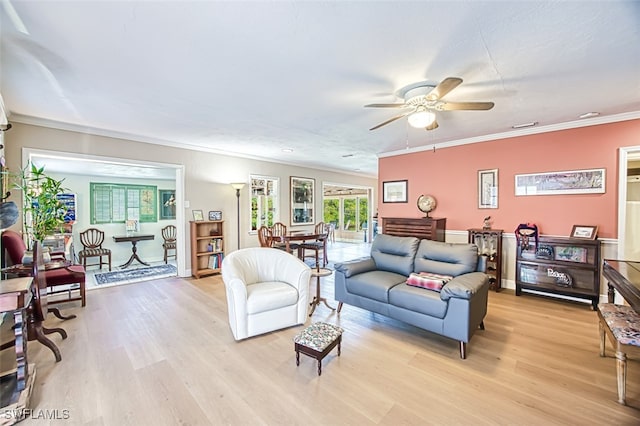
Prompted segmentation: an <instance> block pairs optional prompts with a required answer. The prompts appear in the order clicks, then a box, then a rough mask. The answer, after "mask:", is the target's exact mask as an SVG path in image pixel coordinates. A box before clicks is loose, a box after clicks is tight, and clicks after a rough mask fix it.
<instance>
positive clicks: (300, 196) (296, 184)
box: [291, 176, 316, 226]
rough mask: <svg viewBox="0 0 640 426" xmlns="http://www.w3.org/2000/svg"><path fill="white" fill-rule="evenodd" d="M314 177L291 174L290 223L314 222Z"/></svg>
mask: <svg viewBox="0 0 640 426" xmlns="http://www.w3.org/2000/svg"><path fill="white" fill-rule="evenodd" d="M315 182H316V181H315V179H311V178H304V177H296V176H291V225H292V226H295V225H312V224H314V223H315V222H314V217H313V213H314V208H313V206H314V200H315Z"/></svg>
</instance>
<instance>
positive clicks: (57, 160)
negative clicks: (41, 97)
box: [22, 148, 188, 277]
mask: <svg viewBox="0 0 640 426" xmlns="http://www.w3.org/2000/svg"><path fill="white" fill-rule="evenodd" d="M43 161H46V163H47V171H50V172H58V173H68V168H69V167H70V164H73V167H74V168H79V169H82V170H93V173H94V174H95V173H97V172H96V171H97V170H108V171H109V173H111V176H114V177H123V176H125V177H127V178H131V176H132V174H135V170H138V169H145V170H146V171H147V172H148V171H150V170H155V171H157V172H158V173H165V174H167V176H169V177H168V178H169V179H174V180H175V198H176V200H179V203H180V204H179V205H181V204H182V203H183V201H182V200H184V166H183V165H180V164H169V163H156V162H149V161H139V160H131V159H123V158H112V157H101V156H95V155H87V154H78V153H70V152H59V151H48V150H41V149H34V148H23V149H22V164H23V165H25V164H28V163H29V162H32V163H34V164H40V163H42V162H43ZM118 170H120V171H122V173H123V175H122V176H119V175H118V173H119V172H118ZM86 174H91V173H90V172H86ZM103 176H104V175H103ZM185 220H186V219H185V214H184V209H181V208H177V209H176V227H177V239H178V241H187V240H186V232H185V226H186V222H185ZM183 247H184V246H183ZM177 251H178V253H179V254H178V256H176V266H177V270H178V276H180V277H186V276H188V275H187V270H186V268H187V262H186V257H185V256H186V252H185V250H184V249H182V248H181V247H179V248H178V250H177Z"/></svg>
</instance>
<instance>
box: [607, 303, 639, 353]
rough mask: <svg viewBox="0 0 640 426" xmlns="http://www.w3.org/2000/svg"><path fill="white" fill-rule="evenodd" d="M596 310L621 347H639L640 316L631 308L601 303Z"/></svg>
mask: <svg viewBox="0 0 640 426" xmlns="http://www.w3.org/2000/svg"><path fill="white" fill-rule="evenodd" d="M598 309H599V310H600V314H601V315H602V318H604V320H605V321H606V322H607V326H608V327H609V329H610V330H611V332H612V333H613V336H614V337H615V338H616V340H617V341H619V342H620V343H622V344H623V345H632V346H640V315H638V313H637V312H636V311H634V310H633V308H631V307H630V306H626V305H614V304H613V303H601V304H599V305H598Z"/></svg>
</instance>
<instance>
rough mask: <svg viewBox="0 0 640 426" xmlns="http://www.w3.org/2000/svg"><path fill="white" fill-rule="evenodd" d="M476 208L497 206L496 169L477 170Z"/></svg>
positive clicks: (494, 207) (495, 207) (493, 207)
mask: <svg viewBox="0 0 640 426" xmlns="http://www.w3.org/2000/svg"><path fill="white" fill-rule="evenodd" d="M478 208H479V209H497V208H498V169H491V170H478Z"/></svg>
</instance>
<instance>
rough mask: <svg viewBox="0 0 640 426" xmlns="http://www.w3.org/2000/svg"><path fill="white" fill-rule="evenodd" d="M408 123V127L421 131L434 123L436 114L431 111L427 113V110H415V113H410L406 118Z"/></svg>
mask: <svg viewBox="0 0 640 426" xmlns="http://www.w3.org/2000/svg"><path fill="white" fill-rule="evenodd" d="M407 120H408V121H409V125H411V127H415V128H416V129H423V128H425V127H428V126H430V125H431V124H433V122H434V121H436V114H435V113H434V112H433V111H429V110H427V109H424V108H423V109H420V108H418V110H416V112H414V113H412V114H410V115H409V117H407Z"/></svg>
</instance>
